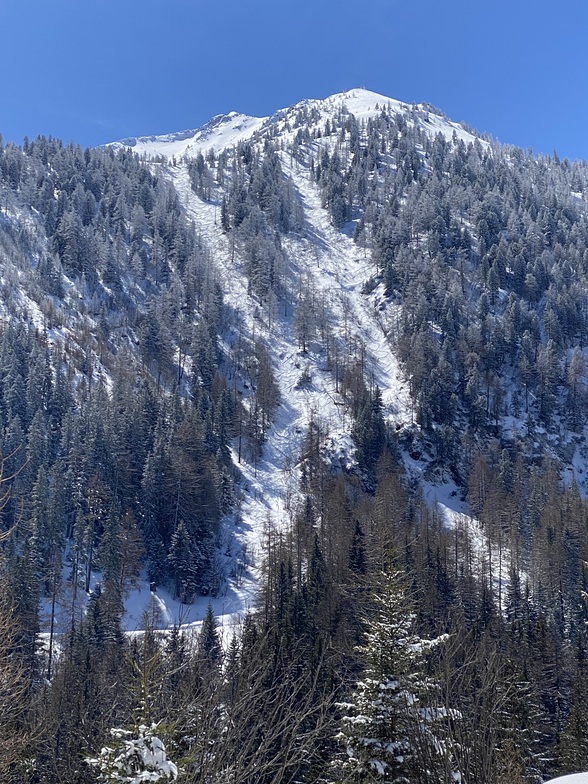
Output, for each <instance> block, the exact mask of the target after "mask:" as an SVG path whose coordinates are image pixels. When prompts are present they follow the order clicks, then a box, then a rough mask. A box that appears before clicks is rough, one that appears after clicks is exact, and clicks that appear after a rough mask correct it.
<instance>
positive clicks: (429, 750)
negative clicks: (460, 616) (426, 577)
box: [334, 571, 451, 784]
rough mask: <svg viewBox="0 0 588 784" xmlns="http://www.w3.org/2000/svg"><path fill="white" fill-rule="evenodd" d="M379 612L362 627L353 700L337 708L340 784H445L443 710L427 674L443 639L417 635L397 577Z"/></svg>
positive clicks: (390, 580) (386, 588)
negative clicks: (340, 716)
mask: <svg viewBox="0 0 588 784" xmlns="http://www.w3.org/2000/svg"><path fill="white" fill-rule="evenodd" d="M374 602H375V605H376V612H375V614H374V616H373V617H372V618H371V619H370V620H368V621H367V622H366V635H365V644H364V645H363V646H362V647H361V648H360V649H359V652H360V655H361V657H362V659H363V663H364V672H363V676H362V678H361V679H360V680H359V681H357V683H356V684H355V687H354V689H353V693H352V695H351V698H350V701H349V702H348V703H342V704H341V705H340V708H341V710H342V712H343V719H342V727H341V731H340V733H339V735H338V739H339V741H340V742H341V743H342V745H343V746H344V749H345V751H344V752H343V753H342V754H341V755H340V756H339V758H338V759H337V760H336V761H335V762H334V769H335V771H336V773H337V774H338V775H337V776H336V778H335V779H334V780H335V781H342V782H377V781H386V782H398V783H400V782H409V781H410V782H422V784H432V782H434V781H439V782H445V781H447V778H446V775H447V772H448V770H450V769H451V768H450V759H449V752H448V746H447V745H446V744H445V743H444V740H443V733H444V732H445V724H446V722H447V720H448V719H449V716H448V713H447V710H446V709H445V708H443V707H439V706H438V705H436V701H437V699H438V688H437V684H436V683H435V682H434V680H433V679H432V678H431V677H430V676H428V675H427V674H426V663H427V657H428V655H429V654H431V653H432V652H433V651H434V650H435V649H436V648H437V647H439V646H440V645H441V644H442V643H443V642H444V641H445V637H439V638H437V639H434V640H425V639H422V638H421V637H419V636H418V635H417V634H415V632H414V621H415V616H414V615H413V614H412V613H411V612H410V611H409V610H408V608H407V604H408V601H407V596H406V593H405V590H404V588H403V581H402V577H401V575H400V573H398V572H395V571H393V572H391V573H390V574H387V575H384V576H383V582H382V586H381V594H380V595H376V596H374Z"/></svg>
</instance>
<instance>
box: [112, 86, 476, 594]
mask: <svg viewBox="0 0 588 784" xmlns="http://www.w3.org/2000/svg"><path fill="white" fill-rule="evenodd" d="M382 112H385V113H386V114H387V115H389V116H392V117H393V116H395V115H398V116H401V117H403V118H405V120H406V122H407V123H410V124H411V125H412V126H413V127H414V128H415V129H417V128H418V129H419V131H422V132H424V133H426V134H427V135H429V136H430V137H431V138H434V137H435V135H436V134H441V135H442V136H443V138H445V139H447V140H453V141H454V142H456V141H462V142H464V143H471V142H473V141H474V140H475V139H476V138H477V137H475V136H474V135H472V134H471V133H470V132H469V131H467V130H466V129H465V128H464V127H463V126H462V125H460V124H457V123H454V122H451V121H450V120H449V119H448V118H446V117H445V116H443V115H442V114H441V113H440V112H438V111H437V110H435V109H433V108H432V107H428V106H425V105H416V106H409V105H407V104H403V103H401V102H398V101H395V100H393V99H389V98H386V97H385V96H382V95H378V94H376V93H373V92H370V91H368V90H364V89H354V90H351V91H349V92H347V93H342V94H339V95H334V96H331V97H329V98H327V99H325V100H308V101H303V102H301V103H300V104H297V105H295V106H293V107H291V108H288V109H284V110H281V111H279V112H277V113H276V114H275V115H273V116H272V117H270V118H259V119H256V118H251V117H246V116H244V115H238V114H236V113H234V112H233V113H230V114H229V115H226V116H220V117H217V118H214V119H213V120H211V121H210V122H209V123H207V124H206V125H205V126H204V127H203V128H201V129H198V130H196V131H185V132H182V133H180V134H170V135H167V136H163V137H143V138H137V139H131V140H123V141H122V142H119V143H117V144H116V145H115V146H129V147H131V148H132V149H133V151H135V152H137V153H139V154H140V155H143V156H146V158H147V161H150V162H151V164H152V165H153V166H154V167H155V169H156V170H157V171H163V172H165V173H166V176H168V177H169V178H170V180H171V181H172V182H173V184H174V186H175V188H176V190H177V192H178V194H179V196H180V199H181V202H182V204H183V206H184V209H185V211H186V215H187V216H188V218H189V220H190V221H192V222H193V225H194V227H195V230H196V232H197V234H198V236H199V237H200V238H201V239H202V240H203V241H204V243H205V244H206V246H207V248H208V249H209V250H210V252H211V255H212V258H213V260H214V263H215V265H216V270H217V273H218V275H219V279H220V281H221V284H222V287H223V296H224V300H225V302H226V303H227V304H228V305H229V307H230V308H231V309H232V311H233V314H234V316H233V323H232V327H231V329H232V333H231V334H232V337H229V338H228V341H229V344H228V345H227V350H228V352H229V353H230V352H231V351H232V350H233V349H234V345H235V343H236V342H237V341H238V339H239V338H238V336H246V337H247V338H249V339H253V336H255V339H261V340H262V341H263V342H264V343H265V345H266V346H267V347H268V349H269V351H270V356H271V364H272V368H273V372H274V375H275V381H276V383H277V387H278V390H279V399H280V404H279V406H278V408H277V411H276V413H275V415H274V421H273V424H272V426H271V428H270V429H269V430H268V432H267V434H266V436H265V439H264V445H263V452H262V455H261V458H260V459H257V458H255V459H254V460H253V461H251V460H247V459H243V460H241V459H240V457H239V458H237V456H236V454H234V455H233V456H234V460H235V462H236V463H237V464H238V466H239V469H240V471H241V473H242V475H243V483H242V489H243V496H242V501H241V506H240V518H241V520H242V524H241V527H240V529H239V530H238V531H237V537H238V539H239V541H240V546H241V547H242V548H243V552H244V553H246V561H247V562H248V563H249V564H256V565H259V564H260V563H261V559H262V558H263V556H264V554H267V551H266V550H264V548H265V547H266V544H267V538H268V531H269V530H270V529H272V528H277V529H281V530H284V531H285V530H287V529H288V528H289V527H291V526H292V525H293V520H294V518H295V516H296V514H298V513H299V509H300V506H301V504H302V502H303V501H302V495H301V492H300V479H301V474H300V469H301V457H302V453H303V450H304V441H305V439H306V438H307V435H308V432H309V426H310V425H311V423H314V424H317V423H318V425H319V427H320V430H321V434H322V438H323V444H322V449H323V450H324V455H325V458H326V459H328V460H329V461H331V462H332V463H333V464H335V465H337V466H338V468H339V469H341V468H343V469H345V470H347V469H351V468H353V466H354V465H356V462H355V445H354V443H353V441H352V440H351V438H350V433H351V431H352V429H353V417H352V415H351V411H350V407H349V404H348V401H346V398H345V394H343V393H342V389H341V386H342V385H341V380H340V379H339V378H338V377H337V375H338V372H339V371H338V370H337V369H335V368H334V367H333V360H332V358H331V357H330V356H329V348H328V346H327V344H328V342H329V339H330V340H331V341H332V343H333V345H335V346H337V347H338V348H336V352H337V351H341V352H342V354H341V362H342V363H343V364H346V363H347V362H348V361H349V360H350V359H351V360H352V361H353V362H357V363H359V364H360V365H361V368H362V373H363V375H364V377H365V378H366V379H369V384H370V386H372V385H377V386H378V387H379V388H380V390H381V391H382V403H383V413H384V418H385V421H386V423H387V425H388V427H389V428H390V430H391V431H394V432H395V433H397V434H398V433H403V432H405V431H406V432H407V433H410V432H411V431H412V430H413V420H414V416H413V404H412V403H411V400H410V393H409V382H408V379H407V377H406V374H405V373H404V372H403V371H402V369H401V367H400V364H399V361H398V357H397V352H396V350H395V347H394V344H393V341H392V340H391V339H390V338H391V336H390V333H391V332H392V330H393V328H392V326H391V325H392V323H393V322H394V320H395V319H397V318H398V317H399V312H398V311H399V309H398V306H396V305H394V304H390V305H389V307H387V308H385V305H386V303H385V296H384V291H383V286H382V284H381V283H378V280H377V278H374V274H375V273H376V272H377V270H376V268H375V266H374V264H373V262H372V261H371V259H370V256H369V254H368V252H367V250H366V247H365V245H364V247H361V246H360V245H359V244H358V243H357V242H356V241H354V240H353V238H352V236H351V235H352V233H353V229H354V227H355V225H356V224H357V220H355V221H353V222H351V223H347V224H346V225H345V226H344V227H342V228H343V230H341V229H340V228H337V227H335V226H333V220H332V216H331V215H330V214H329V211H328V210H327V209H325V206H324V203H323V202H324V199H323V198H322V196H321V193H320V190H319V188H318V187H317V184H316V182H315V181H314V178H313V175H312V172H311V168H310V167H309V166H308V164H307V163H305V162H301V161H299V160H296V158H295V157H294V155H293V153H292V145H293V144H294V143H295V141H296V139H297V137H299V136H300V134H301V132H302V131H304V133H306V134H308V133H309V132H312V133H313V134H317V133H318V135H319V136H318V139H317V140H316V141H315V143H314V144H315V147H316V157H317V158H318V156H319V153H320V149H322V148H324V149H327V150H332V149H334V148H335V147H337V146H338V144H337V141H336V137H335V136H334V133H335V132H334V130H333V134H332V133H331V131H330V128H329V126H330V125H332V126H333V129H334V128H335V126H336V124H337V122H338V121H340V118H341V115H342V114H343V115H349V116H352V117H353V118H355V120H356V121H357V123H359V124H362V125H363V126H364V132H365V124H366V123H367V122H368V121H376V120H377V118H378V117H379V116H380V115H381V114H382ZM321 135H322V137H323V138H322V139H321V138H320V137H321ZM244 144H247V145H251V149H253V150H256V151H262V150H263V149H264V147H266V146H267V145H268V144H269V145H271V147H272V148H274V149H277V150H280V153H279V159H280V163H281V171H282V176H283V178H284V180H285V181H287V182H288V183H290V184H291V186H292V188H293V193H294V196H293V198H294V200H295V202H296V204H297V205H299V208H300V211H301V214H302V220H301V222H300V226H299V227H298V228H297V229H296V230H295V231H293V232H287V233H286V234H285V235H284V237H283V238H282V240H281V242H280V245H281V250H282V251H283V253H284V256H285V258H284V259H283V260H282V261H281V263H282V264H283V265H284V269H285V273H284V275H285V277H286V278H287V279H288V286H287V287H288V289H289V292H288V294H285V295H284V296H283V300H284V301H283V303H278V302H277V299H276V300H275V301H274V302H273V303H272V304H271V305H270V306H269V308H268V303H267V301H264V298H263V297H262V298H261V299H260V298H259V297H258V296H255V293H253V295H252V286H251V280H250V275H249V272H248V262H247V260H246V259H245V258H244V256H245V255H246V251H244V249H243V247H242V244H240V243H239V241H238V240H237V241H236V240H235V232H231V231H227V229H226V226H224V227H223V225H222V220H221V209H222V202H223V199H226V194H227V193H228V191H229V188H230V186H229V184H228V183H225V185H224V186H221V187H217V188H216V189H215V188H214V187H213V188H212V190H213V191H214V195H210V193H208V194H206V195H205V194H204V193H203V190H202V189H200V190H199V188H198V187H194V184H195V179H194V167H195V162H196V161H197V160H198V159H200V166H201V167H202V166H203V165H204V164H203V158H206V160H207V161H208V162H211V161H212V162H214V160H215V158H218V159H219V160H223V159H226V163H225V164H224V166H225V167H226V168H227V169H228V168H229V167H230V166H233V167H234V165H235V163H234V159H235V157H236V156H237V155H238V151H239V148H240V147H241V146H242V145H244ZM482 144H483V145H485V146H486V145H487V143H486V142H482ZM213 165H214V163H213ZM223 194H224V196H223ZM203 197H204V198H203ZM303 290H304V292H305V293H304V294H302V293H301V292H302V291H303ZM305 297H309V298H310V300H311V304H310V308H308V302H306V301H305V299H304V298H305ZM319 311H320V322H321V323H320V325H319V324H318V322H317V320H316V317H317V315H318V312H319ZM301 320H304V321H306V322H307V324H306V327H305V328H303V326H302V324H301ZM306 329H307V330H308V338H306V337H302V338H301V332H305V331H306ZM318 333H321V335H320V336H319V334H318ZM325 334H326V335H327V336H328V337H327V338H325ZM246 398H247V396H245V399H246ZM405 463H406V468H407V469H408V470H409V473H410V474H411V475H413V477H414V478H415V480H416V481H420V480H421V479H422V474H423V472H424V469H425V468H426V461H425V462H424V463H423V462H420V461H419V460H415V459H413V458H411V457H410V455H409V454H408V452H407V453H406V454H405ZM436 484H437V485H439V484H440V483H439V482H437V483H436ZM441 484H443V483H441ZM426 487H429V490H428V494H429V495H430V498H431V500H433V499H436V500H437V501H443V502H444V503H445V504H447V506H446V507H445V508H447V512H448V520H450V519H451V515H452V514H453V512H454V511H461V510H462V508H463V506H462V504H461V503H459V501H458V499H457V493H456V490H455V487H454V486H453V485H452V483H449V484H448V485H444V486H436V487H433V486H432V485H431V486H429V485H427V486H426ZM248 576H249V577H251V578H252V579H253V582H252V583H251V585H249V584H248V582H247V578H248ZM257 580H258V574H257V572H256V570H255V569H253V570H252V571H251V572H250V573H249V572H246V573H245V575H244V576H243V578H242V581H241V587H240V591H241V592H242V595H243V597H244V600H243V602H244V605H245V606H246V605H248V604H249V603H250V602H251V601H252V596H253V594H254V592H255V587H256V585H257Z"/></svg>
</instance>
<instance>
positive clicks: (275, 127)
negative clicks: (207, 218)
mask: <svg viewBox="0 0 588 784" xmlns="http://www.w3.org/2000/svg"><path fill="white" fill-rule="evenodd" d="M342 108H344V109H345V111H347V112H349V113H350V114H352V115H354V116H355V117H356V119H357V120H358V121H362V120H363V121H366V120H368V119H370V118H373V117H377V116H378V114H380V112H381V111H382V109H384V108H387V109H388V110H389V111H390V112H392V113H398V114H402V115H406V116H407V117H409V118H410V119H411V121H412V122H416V123H418V124H419V125H420V126H421V127H422V128H423V129H424V130H425V131H426V132H427V133H429V134H430V135H431V136H434V135H435V134H436V133H441V134H443V136H445V138H447V139H451V138H453V135H454V134H455V135H456V137H457V138H458V139H462V140H463V141H464V142H466V143H467V142H471V141H473V140H474V139H475V138H478V137H476V136H474V135H473V134H472V133H470V132H469V131H468V130H466V129H465V128H464V127H463V125H462V124H461V123H457V122H453V121H452V120H450V119H449V118H447V117H446V116H445V115H443V114H442V112H440V111H439V110H437V109H435V108H434V107H431V106H429V105H427V104H407V103H403V102H402V101H397V100H395V99H393V98H387V97H386V96H384V95H380V94H379V93H375V92H372V91H370V90H365V89H363V88H355V89H353V90H349V91H347V92H344V93H337V94H335V95H331V96H329V97H328V98H325V99H308V100H304V101H300V103H297V104H294V106H291V107H288V108H285V109H280V110H279V111H277V112H275V113H274V114H273V115H272V116H271V117H250V116H248V115H245V114H240V113H238V112H229V114H226V115H218V116H217V117H214V118H213V119H212V120H210V121H209V122H208V123H206V124H205V125H203V126H202V127H201V128H198V129H195V130H186V131H180V132H178V133H170V134H165V135H161V136H139V137H130V138H127V139H122V140H121V141H118V142H114V143H113V145H112V146H114V147H128V148H131V149H132V150H133V151H134V152H136V153H137V154H138V155H145V156H148V157H158V156H161V157H163V158H165V159H168V160H171V159H172V158H174V157H175V158H176V159H179V158H181V157H183V156H187V157H190V158H193V157H195V156H196V155H197V154H198V153H199V152H200V153H202V154H205V153H206V152H207V151H208V150H211V149H214V150H216V151H217V152H220V151H222V150H228V149H230V148H233V147H236V146H237V144H238V143H239V142H241V141H245V140H248V139H251V138H252V137H255V136H258V137H259V138H263V137H264V136H267V135H269V132H270V131H271V133H275V132H276V131H277V132H278V133H280V135H281V136H282V137H284V138H289V137H292V136H293V135H294V130H293V128H292V124H294V123H295V121H296V117H297V115H299V114H300V113H301V112H304V113H305V116H310V117H311V118H312V123H313V124H322V125H323V126H324V123H325V122H326V120H327V119H329V118H332V117H333V116H334V115H335V114H336V113H337V112H339V111H340V110H341V109H342Z"/></svg>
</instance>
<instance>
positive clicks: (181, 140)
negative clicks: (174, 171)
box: [112, 112, 267, 158]
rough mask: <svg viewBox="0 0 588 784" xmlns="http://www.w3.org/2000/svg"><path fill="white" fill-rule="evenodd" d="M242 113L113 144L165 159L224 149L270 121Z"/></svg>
mask: <svg viewBox="0 0 588 784" xmlns="http://www.w3.org/2000/svg"><path fill="white" fill-rule="evenodd" d="M266 119H267V118H265V117H261V118H260V117H249V116H248V115H246V114H239V113H238V112H229V114H219V115H217V116H216V117H213V118H212V119H211V120H209V121H208V122H207V123H206V124H205V125H203V126H202V127H201V128H196V129H193V130H185V131H179V132H178V133H168V134H164V135H162V136H132V137H130V138H128V139H121V140H120V141H118V142H114V143H113V145H112V146H113V147H131V148H132V149H133V150H134V151H135V152H136V153H138V154H139V155H146V156H148V157H156V156H163V157H165V158H172V157H176V158H181V157H184V156H188V157H195V156H196V155H197V153H198V152H205V151H206V150H209V149H211V148H214V149H215V150H217V151H218V150H224V149H227V148H229V147H235V146H236V145H237V144H238V143H239V142H240V141H244V140H245V139H248V138H250V137H251V136H252V135H253V134H254V133H255V131H256V130H258V129H259V128H260V127H261V126H262V125H263V123H264V122H265V121H266Z"/></svg>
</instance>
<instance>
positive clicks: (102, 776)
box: [86, 724, 178, 784]
mask: <svg viewBox="0 0 588 784" xmlns="http://www.w3.org/2000/svg"><path fill="white" fill-rule="evenodd" d="M156 729H157V724H152V725H151V726H150V727H148V726H146V725H145V724H141V725H140V726H139V727H138V728H137V731H136V732H132V731H130V730H122V729H111V730H110V734H111V735H112V737H113V739H114V740H115V743H114V744H113V746H112V748H111V747H109V746H105V747H103V748H102V749H101V751H100V754H99V755H98V757H95V758H87V759H86V762H87V763H88V765H90V766H91V767H93V768H94V769H95V770H97V771H99V774H98V781H110V782H115V781H118V782H125V783H126V784H142V782H145V781H175V779H177V777H178V768H177V766H176V765H175V764H174V763H173V762H171V761H170V760H168V758H167V754H166V752H165V746H164V745H163V743H162V741H161V740H160V738H158V737H157V736H156V735H155V734H154V732H155V730H156ZM135 735H136V736H137V737H134V736H135Z"/></svg>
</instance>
